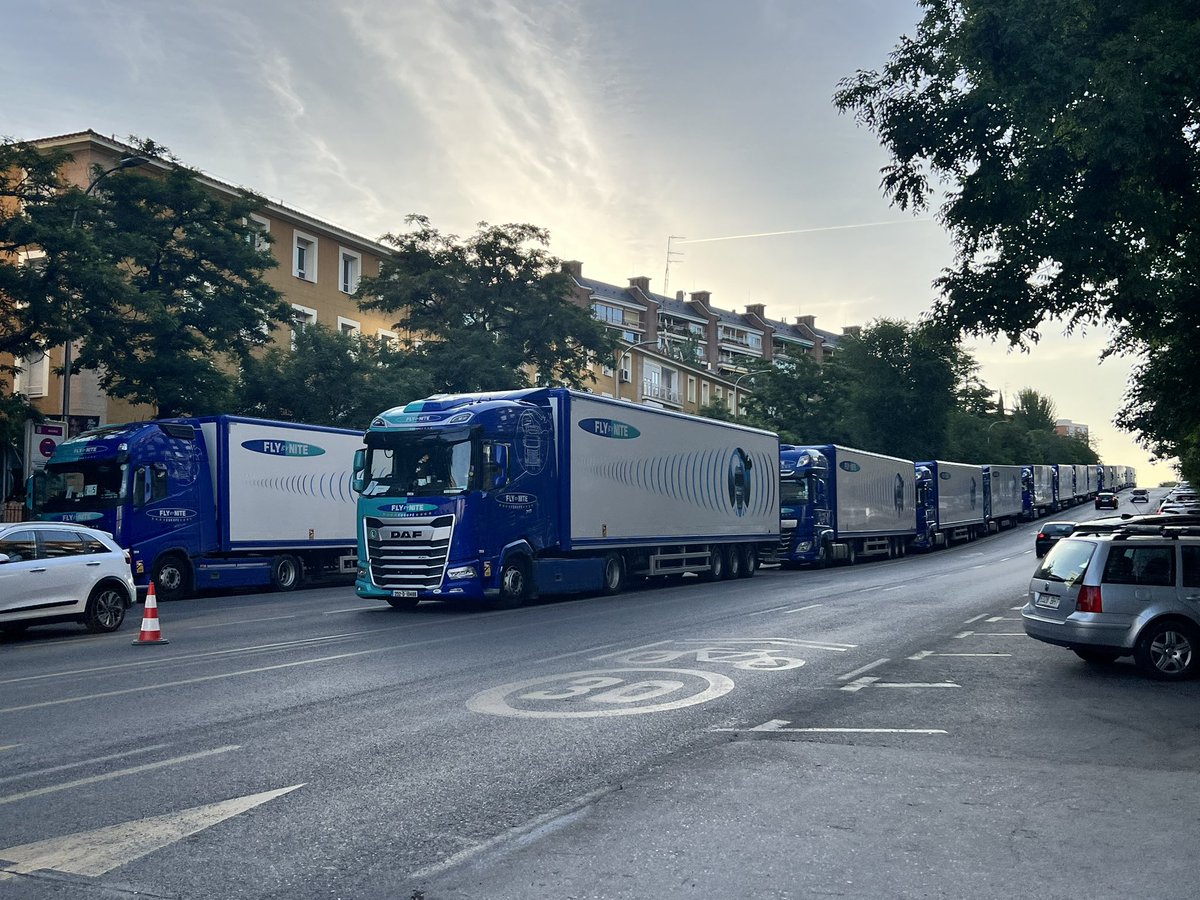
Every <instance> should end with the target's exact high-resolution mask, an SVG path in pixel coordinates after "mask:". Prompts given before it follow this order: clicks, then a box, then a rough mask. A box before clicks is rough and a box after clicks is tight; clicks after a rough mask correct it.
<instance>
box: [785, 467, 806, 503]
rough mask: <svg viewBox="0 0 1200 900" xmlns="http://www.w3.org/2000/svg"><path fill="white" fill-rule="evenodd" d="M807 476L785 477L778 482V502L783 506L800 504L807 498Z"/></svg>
mask: <svg viewBox="0 0 1200 900" xmlns="http://www.w3.org/2000/svg"><path fill="white" fill-rule="evenodd" d="M808 481H809V478H808V476H807V475H801V476H799V477H797V478H785V479H783V480H782V481H780V482H779V502H780V504H781V505H783V506H801V505H803V504H805V503H807V502H808V499H809V486H808Z"/></svg>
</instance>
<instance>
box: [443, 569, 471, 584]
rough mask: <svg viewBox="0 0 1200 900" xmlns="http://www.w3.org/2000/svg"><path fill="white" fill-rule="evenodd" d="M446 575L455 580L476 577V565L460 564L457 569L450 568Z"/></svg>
mask: <svg viewBox="0 0 1200 900" xmlns="http://www.w3.org/2000/svg"><path fill="white" fill-rule="evenodd" d="M446 577H447V578H450V579H454V580H455V581H458V580H461V579H463V578H474V577H475V567H474V566H459V567H458V568H457V569H450V570H449V571H448V572H446Z"/></svg>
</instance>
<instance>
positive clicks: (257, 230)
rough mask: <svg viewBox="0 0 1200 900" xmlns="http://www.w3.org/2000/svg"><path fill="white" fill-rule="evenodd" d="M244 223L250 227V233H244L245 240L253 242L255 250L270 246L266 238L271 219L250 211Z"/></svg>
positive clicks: (269, 230) (269, 231)
mask: <svg viewBox="0 0 1200 900" xmlns="http://www.w3.org/2000/svg"><path fill="white" fill-rule="evenodd" d="M246 224H247V225H248V226H249V227H250V234H248V235H246V241H247V242H249V243H251V244H253V245H254V249H255V250H260V251H261V250H266V249H268V248H269V247H270V246H271V241H270V240H269V239H268V235H269V234H270V233H271V220H270V219H267V218H265V217H263V216H258V215H255V214H254V213H250V217H249V218H248V219H247V220H246Z"/></svg>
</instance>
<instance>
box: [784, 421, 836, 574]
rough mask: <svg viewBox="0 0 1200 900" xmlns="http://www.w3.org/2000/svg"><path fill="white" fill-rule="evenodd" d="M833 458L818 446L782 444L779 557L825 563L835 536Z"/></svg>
mask: <svg viewBox="0 0 1200 900" xmlns="http://www.w3.org/2000/svg"><path fill="white" fill-rule="evenodd" d="M830 497H831V489H830V485H829V459H828V458H827V457H826V456H825V454H824V453H822V452H821V451H820V450H818V449H816V448H814V447H796V446H793V445H791V444H781V445H780V447H779V514H780V539H779V559H780V561H781V562H784V563H802V564H808V565H816V566H824V565H827V564H828V563H829V561H830V559H831V552H830V542H831V541H832V540H833V538H834V530H833V513H832V510H831V508H830Z"/></svg>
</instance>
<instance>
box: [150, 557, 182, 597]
mask: <svg viewBox="0 0 1200 900" xmlns="http://www.w3.org/2000/svg"><path fill="white" fill-rule="evenodd" d="M150 580H151V581H153V582H154V598H155V599H156V600H162V601H164V602H167V601H171V600H181V599H183V598H184V597H185V596H187V594H188V592H189V591H190V590H191V569H190V568H189V567H188V563H187V560H185V559H184V558H183V557H182V556H180V555H179V554H177V553H168V554H167V555H166V556H164V557H161V558H160V559H159V560H158V561H157V562H155V563H154V570H153V571H152V572H151V573H150Z"/></svg>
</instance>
